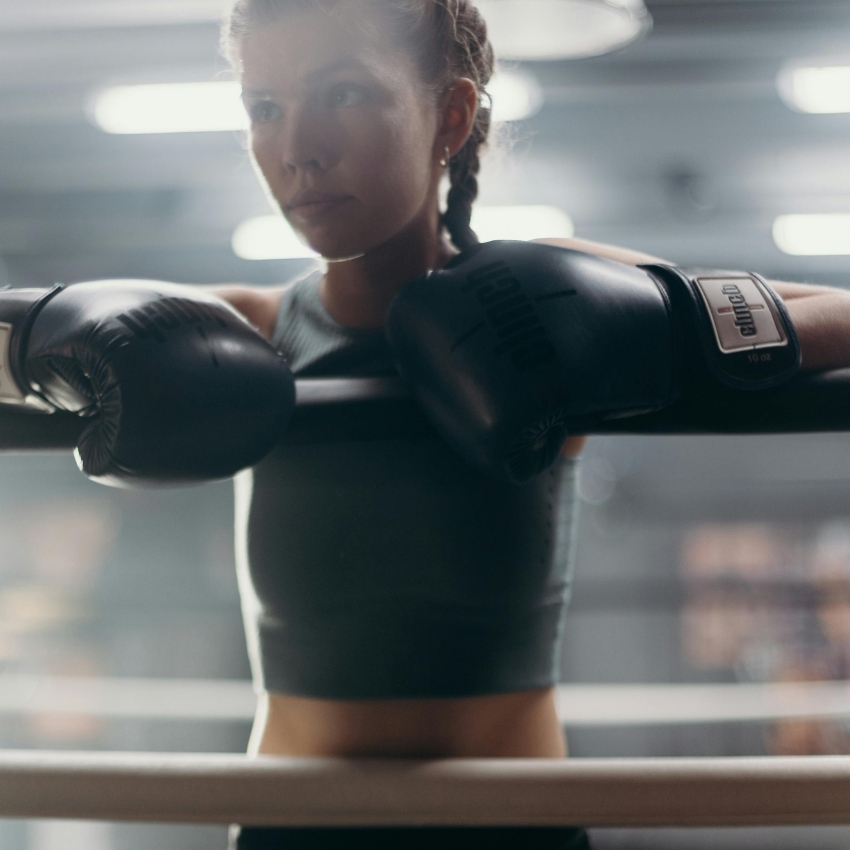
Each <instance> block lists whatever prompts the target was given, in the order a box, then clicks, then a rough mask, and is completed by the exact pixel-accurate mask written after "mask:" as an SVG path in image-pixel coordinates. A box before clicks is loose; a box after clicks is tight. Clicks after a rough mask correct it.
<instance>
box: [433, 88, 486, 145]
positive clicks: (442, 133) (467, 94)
mask: <svg viewBox="0 0 850 850" xmlns="http://www.w3.org/2000/svg"><path fill="white" fill-rule="evenodd" d="M477 114H478V86H476V85H475V83H474V82H473V81H472V80H470V79H469V78H468V77H458V78H457V79H456V80H455V81H454V83H453V84H452V87H451V89H449V91H448V92H447V93H446V95H445V96H444V98H443V102H442V116H441V118H442V120H441V122H440V129H439V132H438V133H437V138H436V141H435V149H434V156H435V159H438V160H439V159H440V158H441V157H442V156H443V155H444V154H445V151H446V148H448V149H449V153H450V154H451V156H454V155H455V154H456V153H457V152H458V151H459V150H460V149H461V148H462V147H463V146H464V145H465V144H466V140H467V139H468V138H469V136H470V134H471V133H472V127H473V125H474V124H475V116H476V115H477Z"/></svg>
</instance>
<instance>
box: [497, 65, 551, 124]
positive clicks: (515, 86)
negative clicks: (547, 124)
mask: <svg viewBox="0 0 850 850" xmlns="http://www.w3.org/2000/svg"><path fill="white" fill-rule="evenodd" d="M487 90H488V91H489V92H490V97H492V98H493V120H494V121H497V122H502V121H522V120H523V119H524V118H530V117H531V116H532V115H536V114H537V113H538V112H539V111H540V108H541V107H542V106H543V91H542V90H541V88H540V83H538V82H537V79H536V78H535V77H533V76H532V75H531V74H529V73H524V72H523V73H520V72H516V71H499V72H497V73H496V74H494V75H493V79H492V80H490V84H489V85H488V86H487Z"/></svg>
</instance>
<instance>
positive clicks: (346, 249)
mask: <svg viewBox="0 0 850 850" xmlns="http://www.w3.org/2000/svg"><path fill="white" fill-rule="evenodd" d="M346 236H347V238H340V239H333V238H325V239H321V238H318V239H315V240H310V243H309V244H310V247H311V248H312V249H313V250H314V251H316V252H318V253H319V254H321V255H322V258H323V259H325V260H327V261H328V262H329V263H341V262H344V261H345V260H354V259H357V258H358V257H362V256H363V255H364V254H368V253H369V252H370V251H373V250H374V249H375V248H378V247H379V246H380V245H382V244H383V241H379V240H369V239H364V238H352V234H350V233H349V234H346Z"/></svg>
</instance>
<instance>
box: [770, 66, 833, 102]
mask: <svg viewBox="0 0 850 850" xmlns="http://www.w3.org/2000/svg"><path fill="white" fill-rule="evenodd" d="M776 87H777V89H778V90H779V95H780V97H781V98H782V99H783V100H784V101H785V103H786V104H787V105H788V106H790V107H791V108H792V109H796V110H797V111H799V112H812V113H830V112H832V113H835V112H850V66H848V65H823V66H803V65H796V66H795V65H792V66H789V67H786V68H783V69H782V71H780V72H779V76H778V77H777V79H776Z"/></svg>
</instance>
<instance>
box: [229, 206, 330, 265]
mask: <svg viewBox="0 0 850 850" xmlns="http://www.w3.org/2000/svg"><path fill="white" fill-rule="evenodd" d="M232 244H233V253H234V254H236V256H237V257H240V258H241V259H243V260H307V259H312V258H315V257H318V256H319V255H318V254H317V253H316V252H315V251H313V249H312V248H309V247H308V246H307V245H305V244H304V243H303V242H302V241H301V240H300V239H299V238H298V236H297V234H296V233H295V231H294V230H293V229H292V228H291V227H290V226H289V222H287V221H286V219H285V218H283V217H281V216H279V215H261V216H257V217H256V218H249V219H248V220H247V221H244V222H242V224H240V225H239V227H237V228H236V230H235V231H234V233H233V243H232Z"/></svg>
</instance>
